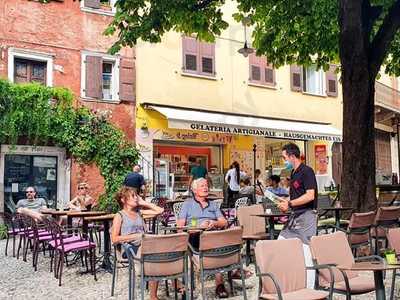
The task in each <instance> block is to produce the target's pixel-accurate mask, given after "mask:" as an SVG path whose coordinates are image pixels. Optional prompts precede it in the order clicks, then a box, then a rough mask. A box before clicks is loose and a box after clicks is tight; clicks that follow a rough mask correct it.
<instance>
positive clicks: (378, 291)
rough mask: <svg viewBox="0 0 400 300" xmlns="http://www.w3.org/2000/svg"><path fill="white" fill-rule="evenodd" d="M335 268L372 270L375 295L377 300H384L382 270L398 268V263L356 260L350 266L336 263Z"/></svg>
mask: <svg viewBox="0 0 400 300" xmlns="http://www.w3.org/2000/svg"><path fill="white" fill-rule="evenodd" d="M336 268H338V269H340V270H343V271H372V272H374V281H375V295H376V299H377V300H385V299H386V294H385V285H384V284H383V271H388V270H396V269H400V265H389V264H387V263H382V262H378V261H372V262H370V261H369V262H357V263H355V264H353V265H351V266H341V265H338V266H336Z"/></svg>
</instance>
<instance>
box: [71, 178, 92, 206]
mask: <svg viewBox="0 0 400 300" xmlns="http://www.w3.org/2000/svg"><path fill="white" fill-rule="evenodd" d="M88 190H89V185H88V184H87V183H86V182H81V183H79V184H78V195H77V196H76V197H75V198H74V199H72V200H71V201H70V202H69V204H68V206H69V208H70V209H71V210H77V211H79V210H90V209H92V208H93V207H95V206H97V202H96V201H95V200H94V199H93V198H92V197H91V196H90V195H89V194H88Z"/></svg>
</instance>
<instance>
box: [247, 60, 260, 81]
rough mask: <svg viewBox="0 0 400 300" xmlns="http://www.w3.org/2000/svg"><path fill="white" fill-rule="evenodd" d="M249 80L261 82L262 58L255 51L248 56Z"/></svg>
mask: <svg viewBox="0 0 400 300" xmlns="http://www.w3.org/2000/svg"><path fill="white" fill-rule="evenodd" d="M249 67H250V82H253V83H258V84H261V70H262V59H261V57H259V56H256V54H255V53H252V54H250V56H249Z"/></svg>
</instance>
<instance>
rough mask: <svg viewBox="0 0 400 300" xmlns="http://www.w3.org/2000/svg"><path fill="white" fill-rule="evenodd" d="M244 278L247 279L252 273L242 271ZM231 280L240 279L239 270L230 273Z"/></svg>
mask: <svg viewBox="0 0 400 300" xmlns="http://www.w3.org/2000/svg"><path fill="white" fill-rule="evenodd" d="M243 273H244V278H245V279H249V278H250V277H251V276H252V275H253V273H252V272H251V271H248V270H243ZM232 279H242V275H241V274H240V270H236V271H234V272H233V273H232Z"/></svg>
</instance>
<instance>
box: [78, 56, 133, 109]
mask: <svg viewBox="0 0 400 300" xmlns="http://www.w3.org/2000/svg"><path fill="white" fill-rule="evenodd" d="M134 71H135V70H134V61H133V58H129V57H121V58H119V57H116V56H111V55H106V54H104V55H101V54H99V53H89V52H88V53H86V52H85V53H84V54H83V55H82V78H81V96H82V98H84V99H86V100H100V101H109V102H118V101H121V100H122V101H134V99H135V97H134V79H135V72H134Z"/></svg>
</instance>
